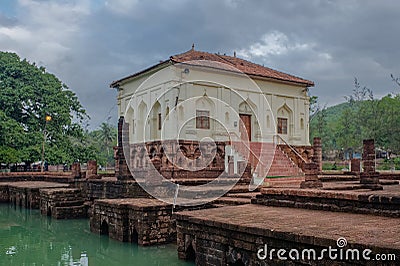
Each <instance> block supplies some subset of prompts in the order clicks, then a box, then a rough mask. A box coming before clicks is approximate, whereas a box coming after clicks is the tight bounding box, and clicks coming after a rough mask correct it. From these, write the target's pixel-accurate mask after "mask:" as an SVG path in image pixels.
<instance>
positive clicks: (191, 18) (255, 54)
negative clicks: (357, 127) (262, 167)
mask: <svg viewBox="0 0 400 266" xmlns="http://www.w3.org/2000/svg"><path fill="white" fill-rule="evenodd" d="M0 9H1V8H0ZM17 9H18V10H17V11H14V13H15V14H16V15H15V19H12V20H9V17H13V16H14V14H12V15H10V11H9V10H0V49H1V50H12V51H16V52H18V53H19V54H20V55H21V56H22V57H27V58H28V59H29V60H31V61H36V62H38V63H40V64H43V65H45V66H46V67H47V68H48V69H49V70H50V71H51V72H53V73H55V74H56V75H57V76H59V77H60V78H61V79H62V80H63V81H64V82H65V83H67V84H68V85H69V86H70V88H71V89H73V90H74V91H75V92H76V93H77V94H78V96H79V98H80V100H81V102H82V103H83V104H84V106H85V107H86V108H87V110H88V112H89V114H90V115H91V117H92V121H91V122H90V124H91V127H92V128H94V127H96V126H97V125H98V124H99V123H101V122H102V121H105V120H107V118H108V116H109V111H110V110H112V111H111V114H112V116H113V122H115V121H116V108H114V109H112V108H113V107H115V103H116V100H115V96H116V93H115V92H114V91H113V90H111V89H109V88H108V86H109V84H110V82H111V81H113V80H115V79H119V78H121V77H123V76H125V75H128V74H131V73H134V72H136V71H139V70H141V69H143V68H145V67H148V66H150V65H153V64H156V63H157V62H158V61H159V60H165V59H167V58H168V56H170V55H173V54H177V53H181V52H184V51H186V50H189V49H190V48H191V44H192V43H195V44H196V49H199V50H203V51H209V52H220V53H226V54H228V55H232V54H233V51H237V53H238V55H240V56H242V57H245V58H246V59H249V60H251V61H254V62H256V63H260V64H265V65H266V66H269V67H272V68H275V69H279V70H282V71H285V72H289V73H291V74H295V75H299V76H301V77H304V78H307V79H310V80H313V81H315V83H316V87H315V88H313V89H312V93H313V94H314V95H317V96H319V98H320V101H321V103H322V104H324V103H327V104H328V105H329V104H336V103H338V102H341V101H343V96H344V95H348V94H350V93H351V90H352V87H353V79H354V77H358V79H359V80H360V82H361V83H362V84H363V85H367V86H369V87H370V88H372V89H373V90H374V91H375V94H376V95H384V94H386V93H389V92H391V91H394V90H395V86H394V84H393V83H392V82H391V80H390V74H391V73H393V74H395V75H396V76H400V70H399V67H398V62H397V61H398V58H400V51H399V49H398V47H397V46H398V43H399V35H398V34H397V32H398V30H397V29H396V27H398V25H399V22H400V19H399V13H400V2H398V1H361V0H360V1H351V0H350V1H322V0H321V1H318V0H296V1H294V0H293V1H261V0H259V1H256V0H254V1H243V0H237V1H235V0H221V1H215V0H205V1H189V0H186V1H185V0H182V1H179V0H168V1H161V3H157V4H155V3H154V2H153V1H143V0H129V1H128V0H113V1H111V0H110V1H104V0H83V1H78V0H73V1H31V0H19V1H18V5H17ZM1 14H3V15H1ZM7 14H8V15H7Z"/></svg>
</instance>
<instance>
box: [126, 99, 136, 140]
mask: <svg viewBox="0 0 400 266" xmlns="http://www.w3.org/2000/svg"><path fill="white" fill-rule="evenodd" d="M125 123H127V124H128V125H129V131H128V133H129V140H130V142H132V141H133V139H134V135H135V111H134V109H133V108H132V106H129V109H128V111H127V112H126V116H125Z"/></svg>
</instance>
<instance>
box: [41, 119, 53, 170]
mask: <svg viewBox="0 0 400 266" xmlns="http://www.w3.org/2000/svg"><path fill="white" fill-rule="evenodd" d="M50 121H51V116H49V115H46V122H45V124H44V130H43V143H42V162H41V169H40V171H41V172H43V171H44V169H43V168H44V144H45V142H46V133H47V132H46V127H47V123H48V122H50Z"/></svg>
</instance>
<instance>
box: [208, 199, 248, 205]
mask: <svg viewBox="0 0 400 266" xmlns="http://www.w3.org/2000/svg"><path fill="white" fill-rule="evenodd" d="M214 203H217V204H224V205H244V204H250V203H251V199H246V198H233V197H221V198H219V199H217V200H215V201H214Z"/></svg>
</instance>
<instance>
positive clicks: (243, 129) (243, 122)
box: [239, 114, 251, 141]
mask: <svg viewBox="0 0 400 266" xmlns="http://www.w3.org/2000/svg"><path fill="white" fill-rule="evenodd" d="M239 117H240V125H239V131H240V137H241V139H243V140H248V141H251V115H245V114H239Z"/></svg>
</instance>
